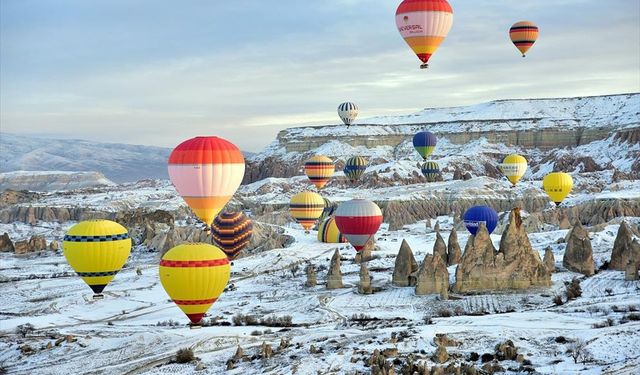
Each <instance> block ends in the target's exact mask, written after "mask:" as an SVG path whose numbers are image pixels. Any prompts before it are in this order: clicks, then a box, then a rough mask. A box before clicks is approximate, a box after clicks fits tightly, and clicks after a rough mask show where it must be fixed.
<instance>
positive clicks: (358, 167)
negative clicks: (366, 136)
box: [344, 156, 368, 183]
mask: <svg viewBox="0 0 640 375" xmlns="http://www.w3.org/2000/svg"><path fill="white" fill-rule="evenodd" d="M367 164H368V163H367V159H365V158H363V157H362V156H354V157H352V158H349V160H347V162H346V164H345V165H344V175H345V176H347V178H348V179H349V181H351V182H352V183H354V182H356V181H358V180H359V179H360V178H361V177H362V175H363V174H364V172H365V171H366V170H367Z"/></svg>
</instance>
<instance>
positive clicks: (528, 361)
mask: <svg viewBox="0 0 640 375" xmlns="http://www.w3.org/2000/svg"><path fill="white" fill-rule="evenodd" d="M522 365H523V366H531V365H533V363H531V360H529V359H525V360H524V361H522Z"/></svg>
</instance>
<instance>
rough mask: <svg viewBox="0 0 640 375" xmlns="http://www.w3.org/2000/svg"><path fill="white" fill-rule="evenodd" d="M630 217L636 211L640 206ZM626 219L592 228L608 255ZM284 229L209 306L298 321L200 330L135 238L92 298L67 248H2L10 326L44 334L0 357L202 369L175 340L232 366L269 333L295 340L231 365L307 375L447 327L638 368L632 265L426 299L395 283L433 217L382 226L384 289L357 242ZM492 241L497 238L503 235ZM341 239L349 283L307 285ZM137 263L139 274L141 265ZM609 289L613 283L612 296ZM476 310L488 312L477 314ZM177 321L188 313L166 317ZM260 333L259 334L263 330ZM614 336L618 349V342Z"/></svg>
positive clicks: (426, 244) (38, 370) (52, 364)
mask: <svg viewBox="0 0 640 375" xmlns="http://www.w3.org/2000/svg"><path fill="white" fill-rule="evenodd" d="M437 221H438V222H440V223H441V228H442V229H443V230H448V228H450V226H451V225H452V223H453V221H452V218H450V217H446V216H443V217H439V218H438V219H437ZM634 221H635V222H640V218H637V219H634ZM434 224H435V222H434ZM616 230H617V225H610V226H607V227H606V228H605V229H604V230H603V231H600V232H592V236H593V243H594V251H595V253H596V254H597V256H598V259H600V258H601V257H604V256H605V255H607V254H608V253H610V246H611V245H612V242H613V239H614V235H612V233H615V232H616ZM287 232H288V234H290V235H293V236H294V237H295V239H296V242H295V243H294V244H293V245H292V246H291V247H289V248H285V249H275V250H272V251H269V252H265V253H261V254H257V255H254V256H251V257H247V258H241V259H239V260H236V261H234V265H233V274H232V279H231V281H230V284H233V285H234V287H235V289H234V290H228V291H226V292H225V293H224V294H223V296H222V297H221V298H220V300H219V301H218V302H216V304H214V306H213V307H212V309H211V310H210V312H209V316H210V317H219V319H221V320H226V321H230V320H231V317H232V316H233V315H235V314H239V313H241V314H257V315H259V316H266V315H276V316H282V315H291V316H292V318H293V322H294V323H296V324H298V326H296V327H293V328H291V329H290V330H285V331H281V330H280V329H279V328H269V327H264V326H262V327H261V326H252V327H248V326H233V325H231V326H212V327H204V328H202V329H199V330H190V329H188V328H186V327H185V325H184V324H185V322H186V318H185V317H184V315H183V314H182V312H181V311H180V310H179V309H178V308H177V307H176V306H175V305H173V303H171V302H170V301H169V300H168V297H167V295H166V294H165V292H164V291H163V290H162V287H161V286H160V284H159V283H158V279H157V272H158V270H157V268H158V266H157V262H158V259H157V254H153V253H145V252H141V251H140V250H139V249H138V250H134V253H133V255H132V257H131V258H130V259H129V261H128V263H127V265H126V267H125V269H124V270H123V271H122V272H120V273H119V274H118V275H117V276H116V278H115V279H114V281H113V282H112V283H111V284H110V285H109V286H108V287H107V289H106V298H105V299H104V300H97V301H94V300H93V299H92V298H91V292H90V290H89V288H88V287H87V286H86V285H85V284H84V283H83V282H82V281H81V280H80V279H79V278H77V277H76V276H74V275H73V273H72V271H71V269H70V268H69V266H68V265H67V264H66V262H65V261H64V258H63V257H62V255H61V254H60V253H55V254H51V253H49V254H45V255H42V256H30V257H27V258H16V257H14V256H13V255H11V254H0V267H1V268H2V274H3V276H4V277H11V278H14V277H17V278H20V281H14V282H11V283H2V284H0V288H2V296H3V301H4V302H3V308H2V311H1V312H0V319H1V320H0V322H1V324H0V333H1V334H4V335H7V334H9V333H10V332H12V331H14V330H15V329H16V328H17V327H18V326H19V325H21V324H25V323H31V324H34V326H35V328H36V330H37V331H36V332H40V333H42V334H36V335H28V336H27V337H26V338H24V339H21V340H20V341H22V342H26V343H29V345H31V346H32V347H34V348H36V349H37V353H36V354H34V355H31V356H21V355H20V354H19V353H20V351H19V350H16V348H17V346H19V345H22V344H18V342H16V341H15V339H14V338H11V339H9V340H7V341H4V342H3V343H2V344H0V362H3V363H4V366H7V367H8V368H9V369H10V371H14V372H17V373H31V374H48V373H63V372H64V373H77V372H93V373H105V374H106V373H127V372H136V373H141V374H167V373H177V374H186V373H191V372H192V371H193V368H194V365H193V364H185V365H179V364H168V363H167V362H169V360H170V358H171V356H172V355H173V354H174V353H175V351H176V350H177V349H178V348H183V347H189V346H190V347H193V348H194V351H195V354H196V356H197V357H199V358H200V360H201V361H202V363H203V364H204V365H205V366H206V367H207V369H206V370H204V371H203V372H202V373H205V374H216V373H221V372H222V371H223V369H224V368H225V362H226V360H227V359H229V358H231V356H232V355H233V353H234V352H235V349H236V347H237V346H238V345H240V346H242V347H243V349H244V350H245V353H246V354H249V355H252V354H254V353H256V352H257V351H258V347H259V345H260V344H261V343H262V342H263V341H265V342H267V343H269V344H271V345H273V347H274V348H275V347H277V346H278V344H279V342H280V339H281V338H285V337H286V338H289V339H290V340H291V341H292V345H291V346H290V347H289V348H288V349H285V350H284V351H283V352H280V353H277V354H276V355H275V356H274V357H273V358H271V359H269V360H254V361H249V362H239V363H238V364H237V368H236V369H234V370H231V371H229V373H230V374H242V373H267V374H269V373H273V374H275V373H291V372H293V371H294V368H295V369H296V370H297V372H298V373H301V374H315V373H316V372H317V371H321V372H325V373H326V372H330V371H331V369H333V370H338V371H343V372H345V373H353V372H354V371H356V370H358V371H366V368H365V367H364V366H363V365H364V363H363V362H356V363H351V361H350V358H351V357H352V356H353V355H354V353H355V352H358V351H360V350H367V351H368V352H371V351H372V350H373V349H376V348H378V349H384V348H386V347H394V346H395V347H397V348H398V349H399V351H400V353H410V352H412V351H413V350H414V349H416V348H417V349H419V350H420V349H424V350H426V353H427V355H430V353H432V352H433V351H435V345H434V344H433V342H432V339H433V337H434V335H435V334H436V333H447V334H448V335H449V337H452V338H454V339H456V340H460V341H463V344H462V346H460V347H457V348H448V351H449V353H460V354H461V355H463V356H467V355H469V354H470V353H471V352H478V353H484V352H487V351H491V350H492V348H493V346H494V345H495V344H497V343H498V342H501V341H503V340H505V339H512V340H513V341H514V343H515V344H516V346H517V347H518V348H519V352H520V353H524V354H525V356H526V357H527V358H529V359H531V360H532V362H533V364H534V366H535V367H536V370H537V371H538V372H540V373H542V374H555V373H571V372H572V371H581V370H582V369H585V372H584V373H593V374H596V373H600V372H602V371H605V370H610V371H614V372H615V371H616V369H619V368H622V367H625V366H626V367H627V368H631V369H636V370H637V369H638V368H640V367H639V366H640V361H639V359H638V357H637V352H638V349H640V338H639V337H638V335H637V332H638V330H640V323H638V322H634V321H630V322H627V323H620V322H619V320H620V319H621V318H622V317H623V316H624V315H625V313H619V312H615V311H612V306H616V309H618V310H620V309H621V308H623V309H629V308H635V307H634V306H636V307H639V306H638V305H639V304H638V298H637V297H638V291H637V288H640V283H638V282H625V281H624V276H623V273H622V272H618V271H604V272H600V273H598V274H597V275H595V276H593V277H591V278H588V279H586V280H584V281H583V282H582V289H583V292H584V293H583V296H582V297H579V298H578V299H576V300H574V301H570V302H568V303H566V304H565V305H563V306H554V305H553V304H552V303H551V296H552V295H553V294H555V293H557V292H559V291H560V290H562V289H563V283H564V281H566V280H571V279H572V278H573V277H576V276H579V275H576V274H574V273H572V272H567V271H564V270H562V269H561V270H560V272H559V273H556V274H554V277H553V286H552V287H551V288H549V289H548V290H545V289H539V290H534V291H529V292H514V293H497V294H483V295H471V296H458V297H459V298H460V299H452V300H449V301H440V300H439V299H438V298H436V297H434V296H421V297H418V296H415V295H414V291H413V289H412V288H398V287H393V286H390V285H388V283H389V281H390V278H391V270H392V267H393V262H394V256H395V254H396V253H397V251H398V249H399V246H400V242H401V240H402V239H407V241H408V242H409V243H410V245H411V247H412V248H413V250H414V254H415V256H416V259H417V260H418V261H419V262H420V261H421V260H422V259H423V258H424V256H425V255H426V254H428V253H430V252H431V249H432V247H433V244H434V242H435V234H434V233H433V232H426V231H425V227H424V223H416V224H413V225H410V226H407V227H405V228H404V229H403V230H400V231H391V232H389V231H388V230H387V228H382V229H381V233H388V236H384V237H380V236H378V245H379V247H380V250H378V251H376V252H374V255H376V259H374V260H372V261H370V262H369V268H370V270H371V274H372V276H373V282H374V284H375V285H386V287H385V289H384V290H383V291H380V292H377V293H376V294H373V295H369V296H364V295H359V294H357V293H355V288H356V284H357V282H358V274H357V270H358V267H359V266H358V265H357V264H356V263H354V261H353V258H354V255H355V252H354V251H353V249H352V248H351V247H350V246H349V245H348V244H343V245H337V246H336V245H332V244H320V243H317V242H316V240H315V233H311V234H305V233H304V232H303V231H302V230H299V229H288V230H287ZM565 234H566V231H552V232H545V233H533V234H531V240H532V243H533V245H534V248H535V249H536V250H538V251H539V252H540V254H541V255H542V253H543V251H544V248H545V247H546V246H548V245H549V244H553V246H554V252H555V253H556V254H555V255H556V259H557V260H558V261H557V265H558V266H560V263H561V262H560V261H559V260H560V259H561V255H562V249H560V246H558V245H557V244H555V242H556V239H557V238H558V237H562V236H564V235H565ZM445 238H446V235H445ZM467 239H468V234H466V233H460V236H459V240H460V243H461V244H462V245H464V243H465V242H466V241H467ZM493 239H494V241H499V236H493ZM336 248H339V249H340V252H341V255H342V257H343V258H344V259H343V262H342V272H343V277H344V282H345V284H346V288H345V289H340V290H334V291H330V290H326V289H325V288H324V287H323V286H322V285H319V286H316V287H312V288H305V287H303V286H302V284H303V283H304V279H305V277H304V271H303V267H304V265H305V264H306V263H307V262H313V263H315V264H316V265H328V261H329V258H330V257H331V255H332V253H333V251H334V250H335V249H336ZM296 264H297V265H299V269H298V271H297V272H296V273H295V274H294V273H292V271H291V269H292V267H293V268H295V265H296ZM21 269H23V270H21ZM137 269H139V270H140V271H141V273H142V274H141V275H138V274H137V273H136V270H137ZM454 269H455V267H453V268H450V271H453V270H454ZM325 274H326V271H320V272H319V273H318V279H319V282H320V283H322V282H323V280H324V277H325ZM30 275H35V276H40V277H45V276H47V277H53V278H48V279H35V278H31V279H30V277H33V276H30ZM605 289H611V294H609V293H607V292H606V291H605ZM456 308H459V309H461V311H464V312H466V313H464V314H463V315H460V316H453V317H450V318H441V317H438V316H437V315H438V311H439V310H441V309H451V310H454V309H456ZM479 311H480V312H484V313H489V314H488V315H482V314H481V315H476V312H479ZM507 311H511V312H507ZM356 314H365V315H367V316H370V317H375V318H378V319H380V320H379V321H374V322H372V323H367V324H360V323H358V322H356V321H354V320H352V316H354V315H356ZM469 314H472V315H469ZM425 315H431V316H432V317H433V318H432V319H433V320H434V323H435V324H433V325H426V324H425V323H424V321H423V317H424V316H425ZM398 318H401V319H399V320H398ZM607 318H612V319H614V321H615V324H614V325H613V326H612V327H606V328H601V329H595V328H593V325H594V324H599V323H601V322H602V321H604V320H606V319H607ZM170 320H172V321H174V322H178V325H177V326H175V327H169V326H159V325H158V324H159V323H161V322H166V321H170ZM254 331H260V332H261V333H259V334H254ZM401 331H408V332H410V335H409V337H408V338H407V339H406V340H405V341H403V342H399V343H397V344H395V345H394V344H391V343H390V341H389V338H390V336H391V333H392V332H401ZM46 332H49V333H46ZM53 332H59V333H60V334H62V335H66V334H71V335H73V336H74V337H76V338H77V339H78V342H75V343H66V342H64V343H62V344H61V345H60V346H54V347H53V348H52V349H45V348H44V346H46V344H47V343H48V342H51V341H54V340H52V339H49V338H48V336H49V335H51V334H52V333H53ZM560 335H562V336H565V337H567V338H568V339H577V338H581V339H583V340H585V341H586V342H587V343H588V345H587V349H588V350H589V352H590V353H591V355H592V356H593V362H590V363H585V364H578V365H576V364H574V363H573V360H572V359H570V358H569V356H568V354H566V353H565V351H566V348H567V347H568V344H560V343H556V342H555V340H554V339H555V337H557V336H560ZM11 337H12V336H11ZM298 344H300V345H298ZM311 344H313V345H315V346H316V347H318V348H322V349H323V351H324V353H323V354H315V355H314V354H309V351H308V350H309V346H310V345H311ZM612 345H615V347H616V348H618V349H616V350H615V351H612V350H610V347H611V346H612ZM336 347H339V348H336ZM356 357H357V355H356ZM88 358H91V360H87V359H88ZM505 363H507V362H505ZM478 364H479V363H478ZM157 366H159V367H157ZM514 366H515V367H517V365H515V364H514Z"/></svg>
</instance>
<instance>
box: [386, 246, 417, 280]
mask: <svg viewBox="0 0 640 375" xmlns="http://www.w3.org/2000/svg"><path fill="white" fill-rule="evenodd" d="M417 271H418V263H417V262H416V258H415V257H414V256H413V251H412V250H411V247H410V246H409V243H407V241H406V240H402V244H401V245H400V250H399V251H398V255H397V256H396V263H395V267H394V268H393V278H392V281H391V282H392V283H393V285H397V286H414V285H415V283H412V280H415V278H412V276H415V273H416V272H417Z"/></svg>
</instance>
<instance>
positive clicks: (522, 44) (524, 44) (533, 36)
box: [509, 21, 539, 57]
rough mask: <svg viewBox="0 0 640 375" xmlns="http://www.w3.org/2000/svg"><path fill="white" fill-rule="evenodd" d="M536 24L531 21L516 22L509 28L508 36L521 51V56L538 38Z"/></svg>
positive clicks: (523, 55)
mask: <svg viewBox="0 0 640 375" xmlns="http://www.w3.org/2000/svg"><path fill="white" fill-rule="evenodd" d="M538 32H539V30H538V26H536V24H535V23H533V22H531V21H520V22H516V23H514V24H513V26H511V29H509V37H510V38H511V41H512V42H513V44H514V45H515V46H516V48H517V49H518V50H520V52H521V53H522V57H525V54H526V53H527V51H529V49H530V48H531V47H533V44H534V43H535V42H536V40H538Z"/></svg>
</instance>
